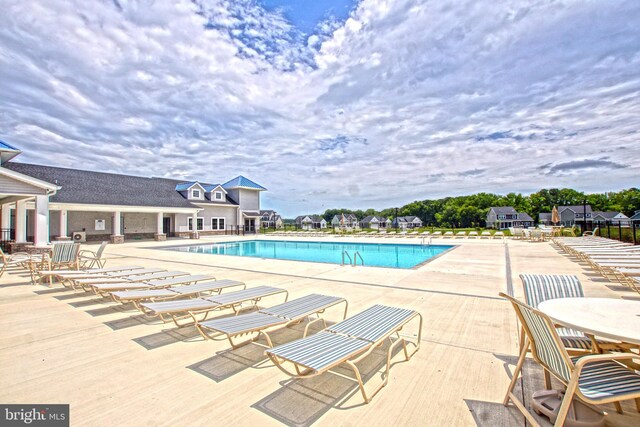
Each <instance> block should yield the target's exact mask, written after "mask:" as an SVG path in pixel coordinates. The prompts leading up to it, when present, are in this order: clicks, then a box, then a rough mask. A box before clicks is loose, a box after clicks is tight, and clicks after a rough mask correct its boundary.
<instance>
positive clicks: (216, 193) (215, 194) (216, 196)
mask: <svg viewBox="0 0 640 427" xmlns="http://www.w3.org/2000/svg"><path fill="white" fill-rule="evenodd" d="M213 197H214V199H215V200H222V192H221V191H216V192H215V193H213Z"/></svg>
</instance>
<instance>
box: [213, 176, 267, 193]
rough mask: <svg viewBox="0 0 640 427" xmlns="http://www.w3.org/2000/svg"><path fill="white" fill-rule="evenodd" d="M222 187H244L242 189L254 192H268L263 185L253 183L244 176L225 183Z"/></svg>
mask: <svg viewBox="0 0 640 427" xmlns="http://www.w3.org/2000/svg"><path fill="white" fill-rule="evenodd" d="M222 186H223V187H224V188H237V187H242V188H251V189H254V190H266V188H264V187H263V186H262V185H259V184H256V183H255V182H253V181H251V180H250V179H248V178H245V177H244V176H242V175H240V176H237V177H235V178H233V179H232V180H231V181H227V182H225V183H224V184H222Z"/></svg>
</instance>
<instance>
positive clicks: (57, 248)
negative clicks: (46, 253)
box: [51, 242, 80, 263]
mask: <svg viewBox="0 0 640 427" xmlns="http://www.w3.org/2000/svg"><path fill="white" fill-rule="evenodd" d="M79 250H80V245H79V244H78V243H75V242H59V243H56V244H54V245H53V253H52V255H51V262H53V263H66V262H73V261H75V260H76V259H77V258H78V252H79Z"/></svg>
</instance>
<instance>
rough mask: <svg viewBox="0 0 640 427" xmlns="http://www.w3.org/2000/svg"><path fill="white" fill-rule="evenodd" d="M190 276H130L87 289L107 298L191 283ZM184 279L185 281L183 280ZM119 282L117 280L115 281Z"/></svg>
mask: <svg viewBox="0 0 640 427" xmlns="http://www.w3.org/2000/svg"><path fill="white" fill-rule="evenodd" d="M191 277H192V276H191V275H190V274H189V273H187V272H185V271H178V270H177V271H159V272H157V273H151V274H141V275H137V276H132V277H129V278H127V279H126V280H124V281H123V280H121V281H120V282H119V283H118V282H116V283H113V282H110V281H108V280H107V281H105V282H101V283H92V284H91V285H88V287H90V288H91V290H93V292H95V293H96V294H98V295H102V296H108V295H109V294H110V293H111V292H116V291H126V290H129V289H147V288H149V287H151V288H163V287H165V288H168V287H169V286H173V285H179V284H188V283H191V280H190V278H191ZM185 278H186V279H185ZM206 278H207V279H215V277H213V276H206ZM116 280H119V279H116Z"/></svg>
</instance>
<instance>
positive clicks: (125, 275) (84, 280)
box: [67, 267, 165, 291]
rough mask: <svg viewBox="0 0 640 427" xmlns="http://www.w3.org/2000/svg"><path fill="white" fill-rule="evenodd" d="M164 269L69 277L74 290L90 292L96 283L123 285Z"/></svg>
mask: <svg viewBox="0 0 640 427" xmlns="http://www.w3.org/2000/svg"><path fill="white" fill-rule="evenodd" d="M162 271H165V270H163V269H162V268H156V267H153V268H138V269H135V270H125V271H116V272H113V273H105V274H97V275H92V276H90V277H67V279H68V282H69V284H70V285H71V287H72V288H74V289H78V288H82V289H84V290H85V291H90V290H91V286H92V285H94V284H96V283H122V282H126V281H128V280H130V279H132V278H133V277H137V276H147V275H149V274H154V273H160V272H162Z"/></svg>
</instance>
